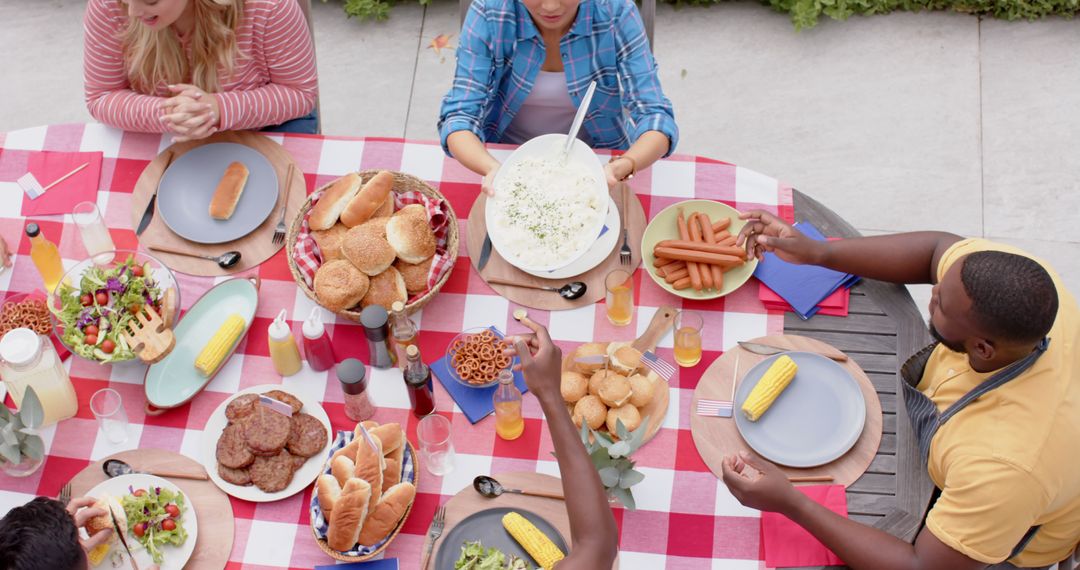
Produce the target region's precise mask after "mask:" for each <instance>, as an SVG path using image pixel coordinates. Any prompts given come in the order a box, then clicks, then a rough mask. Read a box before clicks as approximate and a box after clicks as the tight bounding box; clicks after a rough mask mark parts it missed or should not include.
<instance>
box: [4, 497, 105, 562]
mask: <svg viewBox="0 0 1080 570" xmlns="http://www.w3.org/2000/svg"><path fill="white" fill-rule="evenodd" d="M85 559H86V554H85V553H84V552H83V549H82V545H81V544H79V529H78V528H76V527H75V521H74V520H72V518H71V515H69V514H68V512H67V511H66V510H64V506H63V505H61V504H60V502H59V501H56V500H54V499H50V498H47V497H37V498H35V499H34V500H32V501H30V502H29V503H26V504H25V505H23V506H21V507H15V508H14V509H11V510H10V511H8V514H7V515H5V516H4V518H3V519H0V569H2V570H45V569H46V568H47V569H49V570H67V569H72V570H74V569H75V568H82V567H83V566H85V565H86V562H85Z"/></svg>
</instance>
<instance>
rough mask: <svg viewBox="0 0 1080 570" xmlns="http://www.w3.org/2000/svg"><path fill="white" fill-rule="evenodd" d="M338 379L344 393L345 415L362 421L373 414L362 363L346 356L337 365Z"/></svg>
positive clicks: (353, 419) (356, 420)
mask: <svg viewBox="0 0 1080 570" xmlns="http://www.w3.org/2000/svg"><path fill="white" fill-rule="evenodd" d="M335 371H336V372H337V377H338V381H339V382H341V391H342V392H344V393H345V416H346V417H348V418H349V419H350V420H352V421H354V422H362V421H364V420H366V419H368V418H370V417H371V416H373V415H375V406H374V405H372V403H371V400H370V399H369V398H368V393H367V375H366V372H367V371H366V370H365V368H364V363H363V362H360V361H359V360H357V359H355V358H346V359H345V360H343V361H341V364H338V365H337V368H336V369H335Z"/></svg>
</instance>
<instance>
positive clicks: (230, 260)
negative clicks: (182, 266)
mask: <svg viewBox="0 0 1080 570" xmlns="http://www.w3.org/2000/svg"><path fill="white" fill-rule="evenodd" d="M148 247H149V248H150V249H152V250H154V251H164V252H165V253H172V254H175V255H186V256H187V257H198V258H199V259H209V260H210V261H216V262H217V264H218V267H220V268H222V269H228V268H230V267H232V266H234V265H236V264H237V263H240V252H239V251H226V252H225V253H223V254H221V255H202V254H198V253H190V252H187V251H178V250H175V249H167V248H164V247H158V246H156V245H151V246H148Z"/></svg>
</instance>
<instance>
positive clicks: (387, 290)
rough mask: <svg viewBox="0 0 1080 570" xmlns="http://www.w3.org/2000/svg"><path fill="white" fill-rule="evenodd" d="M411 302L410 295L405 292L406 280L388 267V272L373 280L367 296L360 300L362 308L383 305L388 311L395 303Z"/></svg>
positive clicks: (395, 270)
mask: <svg viewBox="0 0 1080 570" xmlns="http://www.w3.org/2000/svg"><path fill="white" fill-rule="evenodd" d="M408 300H409V293H408V291H406V290H405V280H404V279H402V278H401V273H398V270H397V269H394V268H393V267H388V268H387V269H386V271H383V272H382V273H380V274H378V275H376V276H374V277H372V278H371V285H370V286H369V287H368V290H367V294H366V295H364V298H363V299H361V300H360V306H361V307H367V306H369V305H382V306H383V307H385V308H386V310H387V311H389V310H390V309H391V307H392V306H393V305H394V301H401V302H402V303H404V302H406V301H408Z"/></svg>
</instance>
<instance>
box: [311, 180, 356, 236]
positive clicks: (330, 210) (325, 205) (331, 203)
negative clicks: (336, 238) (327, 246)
mask: <svg viewBox="0 0 1080 570" xmlns="http://www.w3.org/2000/svg"><path fill="white" fill-rule="evenodd" d="M362 184H363V180H362V179H361V178H360V175H359V174H357V173H355V172H350V173H348V174H346V175H345V176H342V177H341V178H338V179H337V180H336V181H334V182H333V183H332V184H330V187H329V188H327V189H326V191H325V192H323V195H322V197H321V198H319V202H318V203H317V204H315V207H314V208H312V209H311V215H310V216H308V225H309V226H310V227H311V229H313V230H328V229H330V227H331V226H333V225H334V224H336V223H337V221H338V218H340V217H341V212H342V210H344V209H345V207H346V206H348V205H349V201H350V200H352V199H353V197H354V196H356V193H357V192H359V191H360V186H361V185H362Z"/></svg>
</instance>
